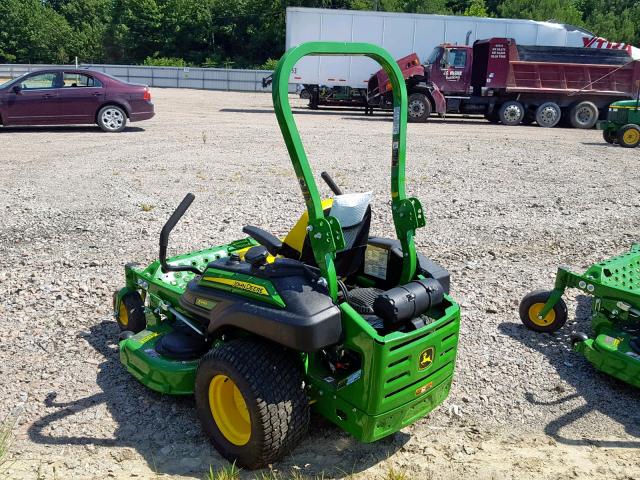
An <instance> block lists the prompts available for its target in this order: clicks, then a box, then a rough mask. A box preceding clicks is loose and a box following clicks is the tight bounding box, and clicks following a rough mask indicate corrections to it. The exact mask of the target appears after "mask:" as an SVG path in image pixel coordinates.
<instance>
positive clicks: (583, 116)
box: [569, 102, 600, 129]
mask: <svg viewBox="0 0 640 480" xmlns="http://www.w3.org/2000/svg"><path fill="white" fill-rule="evenodd" d="M599 113H600V112H599V111H598V107H596V106H595V104H594V103H592V102H580V103H578V104H576V105H574V106H573V108H572V109H571V110H570V112H569V120H570V121H571V125H572V126H573V128H584V129H589V128H593V126H594V125H595V124H596V122H597V121H598V115H599Z"/></svg>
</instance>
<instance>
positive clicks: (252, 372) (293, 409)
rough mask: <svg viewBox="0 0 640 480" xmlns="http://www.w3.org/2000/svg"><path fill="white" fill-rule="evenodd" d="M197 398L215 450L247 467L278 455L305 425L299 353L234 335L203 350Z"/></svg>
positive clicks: (301, 435)
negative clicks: (206, 351)
mask: <svg viewBox="0 0 640 480" xmlns="http://www.w3.org/2000/svg"><path fill="white" fill-rule="evenodd" d="M229 382H230V383H229ZM195 398H196V409H197V412H198V417H199V418H200V422H201V423H202V428H203V429H204V431H205V433H206V434H207V436H208V437H209V438H210V440H211V442H212V443H213V444H214V446H215V447H216V449H217V450H218V451H219V452H220V454H221V455H222V456H223V457H225V458H226V459H228V460H229V461H231V462H234V461H235V462H237V463H238V464H239V465H240V466H242V467H245V468H249V469H256V468H262V467H265V466H267V465H268V464H270V463H273V462H275V461H277V460H279V459H280V458H282V457H283V456H284V455H285V454H286V453H287V452H289V451H290V450H291V449H293V448H294V447H295V446H296V445H298V444H299V443H300V441H301V440H302V439H303V438H304V436H305V435H306V433H307V429H308V426H309V403H308V399H307V396H306V394H305V392H304V388H303V375H302V368H301V365H300V359H299V357H298V356H297V354H296V353H295V352H292V351H291V350H287V349H285V348H283V347H281V346H278V345H274V344H270V343H267V342H265V341H260V340H257V339H251V338H243V339H238V340H232V341H229V342H226V343H222V344H220V345H218V346H216V347H214V348H213V349H212V350H211V351H210V352H209V353H207V354H206V355H205V356H204V357H203V358H202V360H201V361H200V364H199V365H198V370H197V372H196V385H195Z"/></svg>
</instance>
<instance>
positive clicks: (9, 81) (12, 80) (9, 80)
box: [0, 72, 29, 88]
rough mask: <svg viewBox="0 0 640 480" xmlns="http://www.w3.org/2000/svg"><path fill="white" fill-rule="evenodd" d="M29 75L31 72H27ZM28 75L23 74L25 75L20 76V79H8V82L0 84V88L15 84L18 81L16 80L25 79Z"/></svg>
mask: <svg viewBox="0 0 640 480" xmlns="http://www.w3.org/2000/svg"><path fill="white" fill-rule="evenodd" d="M27 73H29V72H27ZM27 73H23V74H22V75H20V76H19V77H16V78H10V79H8V80H6V81H4V82H2V83H0V88H3V87H6V86H8V85H9V84H10V83H12V82H15V81H16V80H18V79H19V78H22V77H24V76H25V75H26V74H27Z"/></svg>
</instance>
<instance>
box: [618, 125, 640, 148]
mask: <svg viewBox="0 0 640 480" xmlns="http://www.w3.org/2000/svg"><path fill="white" fill-rule="evenodd" d="M622 139H623V140H624V143H626V144H628V145H632V144H634V143H638V142H640V131H638V130H636V129H635V128H630V129H629V130H627V131H626V132H624V134H623V135H622Z"/></svg>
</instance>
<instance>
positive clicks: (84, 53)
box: [0, 0, 640, 68]
mask: <svg viewBox="0 0 640 480" xmlns="http://www.w3.org/2000/svg"><path fill="white" fill-rule="evenodd" d="M288 6H300V7H316V8H340V9H352V10H380V11H390V12H410V13H438V14H454V15H469V16H489V17H503V18H530V19H533V20H555V21H558V22H562V23H570V24H572V25H576V26H579V27H583V28H586V29H587V30H590V31H592V32H594V33H595V34H597V35H599V36H602V37H605V38H607V39H609V40H612V41H617V42H625V43H630V44H632V45H636V46H640V2H639V1H638V0H0V62H1V63H13V62H16V63H66V62H70V61H73V59H74V57H76V56H77V57H78V58H79V60H80V61H81V62H84V63H121V64H147V65H177V66H183V65H203V66H226V67H236V68H246V67H260V66H262V67H265V68H270V67H272V66H273V64H274V60H273V59H276V58H279V57H280V55H281V54H282V53H283V50H284V43H285V9H286V7H288Z"/></svg>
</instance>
